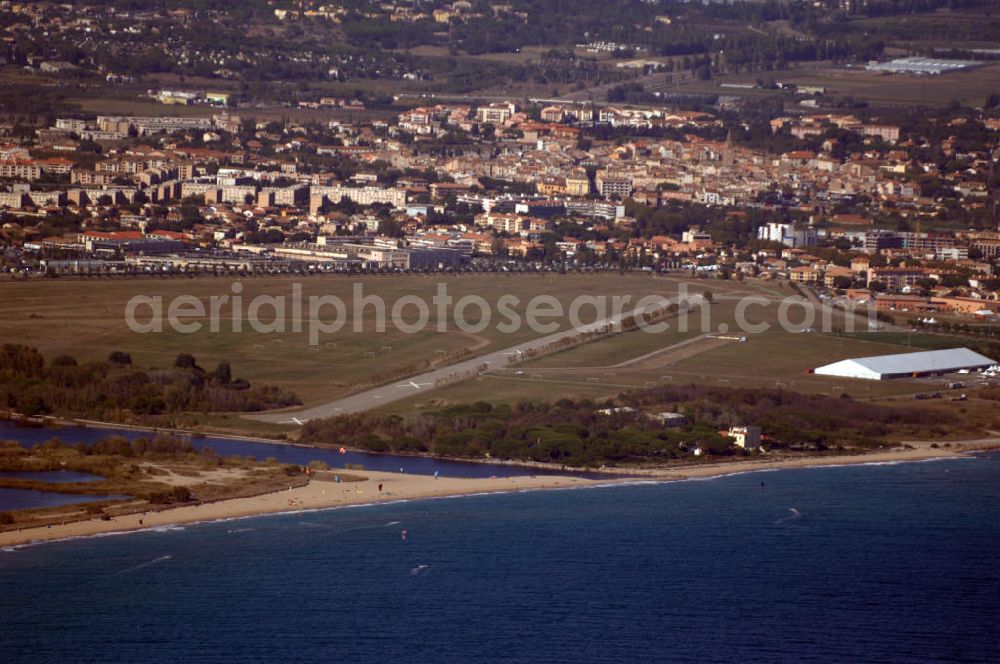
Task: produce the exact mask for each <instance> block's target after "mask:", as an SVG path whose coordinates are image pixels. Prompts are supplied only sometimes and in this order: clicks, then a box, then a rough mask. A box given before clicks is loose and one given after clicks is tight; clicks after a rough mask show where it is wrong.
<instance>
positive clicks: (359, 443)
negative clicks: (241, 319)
mask: <svg viewBox="0 0 1000 664" xmlns="http://www.w3.org/2000/svg"><path fill="white" fill-rule="evenodd" d="M662 412H679V413H681V414H683V415H684V417H685V420H686V423H685V424H684V425H683V426H680V427H670V426H668V425H667V424H666V423H665V422H663V421H661V420H660V419H659V418H657V417H656V415H657V414H658V413H662ZM743 425H754V426H759V427H761V429H762V430H763V432H764V434H765V435H766V437H767V439H766V442H765V446H766V448H767V449H768V450H769V451H775V450H784V451H791V452H823V451H826V450H832V449H837V450H847V449H854V450H868V449H873V448H877V447H880V446H884V445H887V444H890V437H898V436H914V437H919V436H926V437H941V436H945V435H948V434H951V433H955V432H957V431H962V432H971V431H972V428H971V425H969V424H967V423H965V422H963V421H962V420H960V419H959V417H958V416H957V415H955V414H942V413H938V412H930V411H928V410H926V409H917V408H912V407H907V406H897V405H882V404H875V403H870V402H859V401H855V400H853V399H850V398H849V397H841V398H833V397H829V396H822V395H804V394H798V393H795V392H789V391H785V390H778V389H734V388H716V387H707V386H698V385H689V386H684V387H656V388H649V389H645V390H638V391H634V392H628V393H625V394H622V395H620V396H619V398H618V399H617V400H616V401H614V402H611V401H608V402H604V403H595V402H593V401H590V400H577V401H573V400H569V399H560V400H559V401H556V402H555V403H529V402H522V403H518V404H515V405H513V406H508V405H493V404H489V403H486V402H477V403H472V404H460V405H454V406H449V407H446V408H443V409H440V410H437V411H433V412H428V413H425V414H422V415H417V416H413V417H407V418H403V417H399V416H396V415H377V414H371V413H361V414H353V415H345V416H340V417H335V418H329V419H323V420H311V421H309V422H307V423H306V424H305V425H304V426H303V429H302V436H301V438H300V440H301V442H305V443H312V444H317V445H347V446H351V447H358V448H361V449H365V450H369V451H373V452H406V453H430V454H436V455H442V456H450V457H464V458H495V459H505V460H506V459H512V460H530V461H536V462H550V463H561V464H564V465H567V466H599V465H616V464H647V463H667V462H670V461H672V460H676V459H683V458H691V457H692V455H693V453H694V450H695V449H696V448H697V449H699V450H700V451H701V453H702V454H704V455H705V456H708V457H726V456H733V455H738V454H740V455H741V454H744V452H743V450H740V449H739V448H735V447H734V446H733V445H732V444H731V442H732V441H731V439H730V438H729V437H728V436H727V435H725V433H724V431H725V430H726V429H727V428H728V427H730V426H743Z"/></svg>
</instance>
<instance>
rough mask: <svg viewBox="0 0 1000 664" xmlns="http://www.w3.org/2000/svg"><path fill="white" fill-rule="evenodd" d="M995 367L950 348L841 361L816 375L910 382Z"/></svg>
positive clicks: (819, 369) (964, 350) (981, 357)
mask: <svg viewBox="0 0 1000 664" xmlns="http://www.w3.org/2000/svg"><path fill="white" fill-rule="evenodd" d="M994 364H996V362H995V361H993V360H991V359H990V358H988V357H986V356H985V355H980V354H979V353H976V352H973V351H971V350H969V349H968V348H948V349H946V350H928V351H922V352H919V353H899V354H898V355H876V356H875V357H858V358H854V359H851V360H841V361H840V362H834V363H833V364H827V365H826V366H822V367H817V368H816V369H815V370H814V371H813V373H815V374H817V375H820V376H840V377H842V378H867V379H868V380H888V379H890V378H911V377H915V376H925V375H928V374H936V373H950V372H953V371H960V370H962V369H969V370H974V369H982V368H986V367H991V366H993V365H994Z"/></svg>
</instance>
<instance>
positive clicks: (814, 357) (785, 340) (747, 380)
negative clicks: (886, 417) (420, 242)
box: [0, 274, 941, 436]
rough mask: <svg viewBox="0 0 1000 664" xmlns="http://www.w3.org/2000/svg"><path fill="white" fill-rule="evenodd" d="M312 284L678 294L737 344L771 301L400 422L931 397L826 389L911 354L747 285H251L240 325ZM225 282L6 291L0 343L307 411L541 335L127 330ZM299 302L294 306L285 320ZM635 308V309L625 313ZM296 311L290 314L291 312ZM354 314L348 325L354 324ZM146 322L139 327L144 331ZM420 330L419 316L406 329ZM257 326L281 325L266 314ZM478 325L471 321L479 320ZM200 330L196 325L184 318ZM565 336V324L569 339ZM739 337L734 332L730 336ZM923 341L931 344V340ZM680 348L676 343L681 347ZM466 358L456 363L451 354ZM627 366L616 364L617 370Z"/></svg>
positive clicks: (460, 388)
mask: <svg viewBox="0 0 1000 664" xmlns="http://www.w3.org/2000/svg"><path fill="white" fill-rule="evenodd" d="M296 282H299V283H301V285H302V292H303V297H304V298H306V302H308V298H309V297H310V296H312V295H317V296H318V295H335V296H337V297H340V298H342V299H343V300H344V301H345V303H346V304H347V307H348V311H349V312H350V311H351V310H352V309H353V305H352V304H351V300H352V289H353V285H354V284H355V283H358V284H360V285H361V287H362V288H363V291H364V294H365V295H372V294H375V295H379V296H381V297H382V298H384V300H385V301H386V304H387V306H388V307H389V308H390V309H391V306H392V304H393V303H394V302H395V301H396V300H397V299H398V298H400V297H402V296H404V295H416V296H418V297H420V298H421V299H423V300H424V301H426V302H428V303H430V302H431V298H432V297H433V296H434V294H435V293H436V291H437V288H438V284H439V283H445V284H447V287H448V292H449V294H450V295H451V296H452V297H453V298H455V299H456V300H457V299H459V298H461V297H463V296H465V295H479V296H481V297H483V298H484V299H485V300H487V302H490V303H495V302H496V300H497V299H498V298H499V297H500V296H502V295H507V294H513V295H516V296H517V297H519V298H520V300H521V302H520V304H519V305H518V306H517V307H515V309H516V310H517V311H518V313H519V314H521V315H523V314H524V313H525V307H526V304H527V301H528V300H530V299H531V298H532V297H534V296H537V295H550V296H554V297H555V298H556V299H557V300H558V301H559V302H561V303H562V304H563V305H564V306H566V305H567V304H568V303H569V302H570V301H571V300H572V299H573V298H574V297H577V296H580V295H587V296H591V297H595V296H597V297H600V296H613V295H630V296H632V298H633V302H634V301H635V299H638V298H639V297H642V296H645V295H651V294H657V295H661V296H667V297H670V296H674V295H676V293H677V290H678V288H679V287H681V285H683V286H684V287H685V288H686V289H687V291H688V293H690V294H701V293H703V292H705V291H710V292H711V293H712V296H713V300H714V303H713V304H712V305H711V306H710V308H709V311H710V314H711V317H710V327H709V328H708V330H707V331H708V332H713V333H714V332H717V331H718V328H719V326H720V325H726V326H728V327H729V329H730V331H732V332H734V333H735V334H739V332H737V331H736V322H735V310H736V306H737V302H738V301H739V298H741V297H743V296H746V295H751V294H753V295H758V296H761V295H763V296H765V297H767V298H768V300H769V304H768V305H767V306H765V307H759V308H756V309H753V310H752V311H751V315H750V318H751V322H755V323H759V322H765V323H768V324H769V325H771V326H772V330H771V331H769V332H766V333H762V334H751V335H749V340H748V341H747V342H746V343H740V342H738V341H734V340H726V339H718V338H713V337H714V336H717V335H711V336H710V335H708V334H704V333H703V330H702V328H701V327H700V325H701V321H700V317H699V315H698V314H697V312H692V314H690V316H689V325H690V329H689V331H685V332H682V331H680V330H679V329H678V323H679V321H678V320H677V318H676V316H674V317H671V318H668V319H667V321H666V322H668V323H669V324H670V329H668V330H667V331H665V332H662V333H658V334H651V333H647V332H643V331H634V332H626V333H621V334H618V335H615V336H613V337H610V338H605V339H601V340H599V341H595V342H592V343H589V344H585V345H582V346H577V347H575V348H573V349H570V350H566V351H562V352H559V353H555V354H551V355H548V356H545V357H542V358H540V359H537V360H535V361H532V362H528V363H525V364H523V365H518V366H516V367H512V368H507V369H502V370H497V371H495V372H491V374H488V375H484V376H479V377H476V378H473V379H470V380H466V381H463V382H460V383H456V384H452V385H449V386H445V387H442V388H437V389H433V390H430V391H426V392H422V393H420V394H419V395H415V396H414V397H413V398H411V399H408V400H406V401H401V402H396V403H394V404H390V405H387V406H386V407H385V410H387V411H391V412H398V413H406V412H413V411H415V410H420V409H424V408H431V407H435V406H437V405H440V404H442V403H451V402H457V401H475V400H488V401H497V402H503V401H506V402H514V401H518V400H520V399H531V400H546V401H554V400H556V399H559V398H562V397H587V398H592V399H603V398H610V397H614V396H615V395H617V394H619V393H620V392H622V391H625V390H628V389H634V388H642V387H646V386H650V385H656V384H664V383H673V384H686V383H706V384H713V385H728V386H732V387H767V388H771V387H776V386H778V387H786V388H788V389H793V390H796V391H802V392H812V393H830V394H834V393H840V392H847V393H849V394H851V395H852V396H855V397H858V398H865V397H883V396H892V395H904V394H909V393H913V392H916V391H921V390H923V389H925V386H921V385H920V384H918V383H913V382H909V381H890V382H886V383H871V382H868V381H851V380H846V379H832V378H828V377H819V376H815V375H812V374H809V373H807V370H808V369H810V368H813V367H816V366H819V365H821V364H826V363H829V362H834V361H837V360H841V359H845V358H848V357H859V356H865V355H880V354H888V353H893V352H905V351H906V350H907V347H906V346H905V343H906V338H905V337H906V333H902V336H900V334H899V333H878V334H868V333H860V334H857V335H854V336H844V335H839V336H838V335H827V334H820V333H813V334H802V333H796V332H785V331H781V330H780V328H778V327H777V317H776V311H777V302H778V300H779V298H781V297H784V296H787V295H791V294H792V291H790V290H789V289H788V288H787V287H786V286H782V285H780V284H775V283H767V284H764V283H762V282H756V281H747V282H737V281H731V282H727V281H715V280H702V279H698V280H686V279H676V278H663V277H653V276H650V275H640V274H632V275H617V274H610V275H608V274H605V275H576V274H572V275H556V274H551V275H521V276H515V275H510V276H506V275H466V276H454V277H444V276H438V275H435V276H429V277H418V276H409V277H359V278H356V279H355V278H350V279H349V278H345V277H340V276H322V277H308V278H302V277H299V278H296V277H271V278H257V279H254V278H250V279H244V280H243V281H242V282H241V283H242V285H243V288H244V290H243V292H242V297H243V300H244V304H243V311H244V314H245V312H246V309H247V305H248V303H249V302H250V301H251V299H252V298H254V297H256V296H258V295H269V296H272V297H280V296H286V297H289V298H290V293H291V289H292V285H293V284H294V283H296ZM233 283H234V281H233V280H232V279H230V278H207V277H205V278H162V279H158V278H139V279H91V280H87V279H81V280H68V279H61V280H45V281H34V282H21V283H11V282H5V283H0V338H2V339H3V341H4V342H6V343H23V344H29V345H33V346H36V347H38V348H39V349H40V350H41V351H42V352H43V353H45V355H46V356H47V357H48V358H49V359H52V358H53V357H55V356H57V355H60V354H69V355H73V356H75V357H77V358H78V359H80V360H96V359H103V358H106V357H107V355H108V354H109V353H110V352H111V351H113V350H122V351H126V352H129V353H131V354H132V357H133V361H134V363H135V364H137V365H139V366H142V367H150V368H154V367H165V366H169V365H170V364H171V363H172V362H173V360H174V358H175V357H176V356H177V354H179V353H191V354H192V355H194V356H195V357H196V358H197V359H198V361H199V363H200V364H201V365H202V366H204V367H206V368H208V369H211V368H212V367H213V366H214V364H215V363H216V362H219V361H222V360H226V361H229V362H230V363H231V364H232V367H233V372H234V374H235V375H237V376H241V377H245V378H247V379H249V380H251V381H253V382H259V383H269V384H276V385H279V386H281V387H283V388H285V389H289V390H292V391H295V392H296V393H297V394H298V395H299V396H300V397H301V398H302V400H303V402H305V404H306V405H314V404H318V403H323V402H326V401H329V400H332V399H335V398H337V397H340V396H344V395H346V394H349V393H352V392H355V391H358V390H361V389H364V388H366V387H371V386H375V385H378V384H383V383H386V382H389V381H394V380H400V379H402V378H403V377H404V376H407V375H413V374H417V373H420V372H422V371H426V370H427V369H428V368H430V367H429V366H428V365H427V363H428V362H434V361H435V360H437V361H439V362H444V361H445V360H443V359H439V358H443V357H445V356H446V355H447V354H449V353H456V352H457V351H465V352H466V353H468V354H471V355H477V354H482V353H485V352H488V351H493V350H497V349H501V348H507V347H511V346H514V345H516V344H518V343H521V342H523V341H526V340H528V339H531V338H535V337H537V336H541V334H540V333H538V332H535V331H532V330H530V329H528V328H527V326H522V328H521V329H519V330H517V331H515V332H513V333H504V332H501V331H500V330H498V329H497V328H496V327H495V322H496V321H495V322H494V324H491V325H490V326H487V327H486V329H484V330H482V331H480V332H478V333H476V334H468V333H464V332H461V331H459V330H457V329H455V327H454V325H453V324H451V328H450V330H449V331H448V332H445V333H442V332H438V331H437V330H436V328H435V327H434V326H433V325H431V326H430V327H429V328H428V329H424V330H422V331H420V332H417V333H414V334H406V333H403V332H401V331H399V330H395V329H394V328H393V327H392V326H391V325H389V326H388V329H387V331H385V332H376V330H375V316H374V309H373V308H372V307H370V306H369V307H368V308H366V309H365V311H364V314H365V315H363V316H362V318H361V331H360V332H356V331H354V330H353V324H352V323H350V322H349V323H348V325H347V326H345V328H344V329H342V330H341V331H340V332H338V333H336V334H333V335H330V336H326V337H322V338H321V340H320V343H319V344H318V345H315V346H313V345H310V343H309V339H308V335H307V333H306V331H303V332H302V333H295V332H293V331H292V330H291V329H290V328H291V325H292V323H291V321H290V320H288V321H287V325H288V328H289V329H286V330H285V331H284V332H274V333H261V332H258V331H255V330H253V329H251V328H250V327H249V326H248V325H246V324H244V328H243V330H242V331H241V332H234V331H233V329H232V316H231V311H230V310H229V309H228V308H225V307H224V308H223V309H222V316H221V320H220V323H219V327H220V329H219V331H218V332H217V333H213V332H211V331H210V329H209V328H208V321H207V320H206V319H202V320H201V321H200V322H202V323H203V324H204V325H203V329H202V330H200V331H199V332H197V333H194V334H181V333H179V332H177V331H174V330H172V329H170V327H169V325H167V326H165V329H164V331H163V332H162V333H150V334H139V333H136V332H134V331H132V330H130V329H129V327H128V326H127V325H126V322H125V305H126V302H127V301H128V300H129V298H131V297H133V296H135V295H146V296H158V297H162V298H163V301H164V310H166V308H167V304H168V303H169V302H170V300H171V299H172V298H174V297H176V296H178V295H182V294H186V295H192V296H195V297H197V298H199V299H201V300H202V301H205V302H207V301H208V299H209V298H210V297H212V296H220V295H231V294H232V284H233ZM290 306H291V305H290V303H288V304H287V307H288V308H289V309H290ZM626 311H628V307H626ZM287 313H290V311H289V312H287ZM349 315H350V313H349ZM147 317H148V313H144V312H140V315H139V316H138V318H139V319H140V320H141V321H145V320H147ZM580 317H581V319H582V320H583V321H584V322H588V321H591V320H593V319H594V318H595V312H594V310H593V309H592V308H588V307H583V308H582V310H581V314H580ZM411 318H412V317H411ZM262 319H263V321H264V322H267V321H269V320H270V316H269V314H268V313H267V312H266V311H265V312H264V314H263V316H262ZM474 319H475V317H474V316H473V317H472V319H471V320H470V322H474ZM185 320H195V319H185ZM566 328H567V323H566V321H565V320H564V321H563V323H562V329H566ZM726 336H732V334H729V335H726ZM924 337H927V339H925V338H924ZM928 339H941V337H935V336H932V335H914V347H918V346H919V347H931V346H928V345H927V344H929V343H931V342H930V341H928ZM676 344H681V345H680V346H677V347H676V348H673V346H675V345H676ZM452 357H455V356H452ZM615 365H618V366H615ZM182 421H183V422H185V426H192V427H193V426H202V427H205V428H207V429H212V430H230V431H241V432H247V433H254V434H258V435H272V436H273V435H277V434H279V433H282V432H285V431H287V429H286V428H285V427H282V426H277V425H268V424H263V423H259V422H250V421H247V420H243V419H242V418H240V417H239V416H237V415H225V414H214V415H197V414H192V415H191V416H190V417H186V418H183V419H182Z"/></svg>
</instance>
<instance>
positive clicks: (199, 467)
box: [0, 435, 307, 527]
mask: <svg viewBox="0 0 1000 664" xmlns="http://www.w3.org/2000/svg"><path fill="white" fill-rule="evenodd" d="M0 470H4V471H19V472H41V471H51V470H70V471H74V472H79V473H88V474H91V475H98V476H100V477H101V478H102V479H100V480H96V481H89V482H72V483H60V484H53V483H48V482H45V481H43V480H40V479H29V478H11V477H0V487H3V488H13V489H33V490H38V491H46V492H57V493H71V494H77V495H92V496H105V495H109V494H119V495H126V496H128V498H127V499H125V500H116V501H98V502H94V503H88V504H85V505H68V506H61V507H51V508H42V509H35V510H19V511H17V512H0V525H11V524H16V525H18V526H19V527H23V526H26V525H34V524H36V523H38V522H40V521H41V522H44V521H45V520H46V519H48V518H59V519H60V520H73V519H75V518H89V517H92V516H95V515H100V514H119V513H125V512H136V511H147V510H151V509H159V508H162V507H164V506H170V505H179V504H185V503H190V502H193V501H197V502H207V501H215V500H222V499H227V498H239V497H244V496H247V495H258V494H261V493H270V492H272V491H276V490H278V489H280V488H284V487H287V486H288V485H289V483H296V484H298V483H302V482H304V481H307V478H305V476H303V475H302V469H301V468H300V467H299V466H295V465H288V464H282V463H278V462H277V461H274V460H264V461H257V460H255V459H253V458H252V457H246V458H244V457H238V456H233V457H222V456H221V455H219V454H218V453H216V452H215V451H213V450H212V449H210V448H203V449H201V450H198V449H196V448H195V447H194V446H193V445H192V444H191V442H190V441H189V440H187V439H184V438H180V437H177V436H171V435H157V436H154V437H151V438H146V437H140V438H136V439H134V440H132V441H129V440H127V439H125V438H122V437H120V436H108V437H105V438H102V439H101V440H99V441H97V442H96V443H94V444H93V445H85V444H82V443H81V444H76V445H68V444H66V443H64V442H63V441H60V440H59V439H58V438H52V439H51V440H49V441H47V442H45V443H43V444H42V445H39V446H37V447H24V446H22V445H20V444H18V443H16V442H11V441H0Z"/></svg>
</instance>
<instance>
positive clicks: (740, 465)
mask: <svg viewBox="0 0 1000 664" xmlns="http://www.w3.org/2000/svg"><path fill="white" fill-rule="evenodd" d="M972 442H973V441H968V442H967V443H966V444H965V445H954V446H952V447H951V448H947V449H943V448H938V449H934V448H931V447H929V446H924V445H921V446H918V447H916V448H915V449H896V450H890V451H886V452H876V453H872V454H864V455H841V456H824V457H802V458H795V459H784V460H782V459H773V458H766V457H762V458H760V459H751V460H747V461H733V462H722V463H712V464H696V465H690V466H676V467H671V468H669V469H664V470H646V471H641V472H639V471H637V472H634V473H633V476H632V477H620V478H617V477H611V478H606V479H584V478H577V477H569V476H565V475H562V476H556V475H537V476H529V477H508V478H475V479H468V478H450V477H441V478H439V479H435V478H434V477H431V476H427V475H408V474H400V473H387V472H374V471H364V473H363V474H364V477H365V478H366V479H365V480H363V481H358V482H342V483H337V482H332V481H325V480H316V479H314V480H312V481H311V482H310V483H309V484H308V485H307V486H304V487H300V488H294V489H290V490H288V491H279V492H277V493H270V494H266V495H263V496H256V497H253V498H237V499H232V500H223V501H219V502H213V503H206V504H202V505H189V506H184V507H176V508H172V509H166V510H162V511H159V512H152V511H151V512H148V513H145V514H133V515H127V516H119V517H115V518H114V519H112V520H110V521H103V520H101V519H99V518H95V519H90V520H85V521H76V522H71V523H67V524H65V525H53V526H47V527H38V528H27V529H23V530H20V531H17V530H14V531H7V532H2V533H0V547H9V546H17V545H23V544H29V543H35V542H44V541H51V540H60V539H68V538H77V537H88V536H94V535H100V534H106V533H115V532H126V531H134V530H141V529H150V528H157V527H163V526H171V525H181V524H187V523H196V522H206V521H219V520H224V519H233V518H238V517H249V516H256V515H262V514H273V513H279V512H291V511H297V510H311V509H325V508H335V507H343V506H349V505H363V504H377V503H385V502H391V501H399V500H417V499H423V498H439V497H444V496H460V495H470V494H481V493H504V492H513V491H526V490H538V489H565V488H574V487H587V486H595V485H609V484H624V483H629V482H635V481H637V477H636V475H641V477H640V478H638V479H641V480H642V481H651V480H652V481H657V480H658V481H665V482H670V481H683V480H686V479H704V478H710V477H722V476H725V475H732V474H736V473H746V472H757V471H766V470H781V469H788V468H807V467H818V466H837V465H857V464H873V463H902V462H914V461H925V460H928V459H938V458H948V457H960V456H962V453H963V452H968V451H971V450H973V449H982V448H983V447H988V445H983V444H979V445H972V444H971V443H972ZM974 442H976V443H980V442H982V443H986V442H992V443H994V444H995V443H996V442H997V441H996V440H995V439H994V440H991V441H974ZM380 485H381V488H382V490H381V491H379V486H380ZM140 520H141V523H140Z"/></svg>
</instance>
